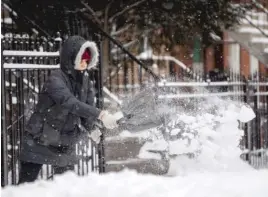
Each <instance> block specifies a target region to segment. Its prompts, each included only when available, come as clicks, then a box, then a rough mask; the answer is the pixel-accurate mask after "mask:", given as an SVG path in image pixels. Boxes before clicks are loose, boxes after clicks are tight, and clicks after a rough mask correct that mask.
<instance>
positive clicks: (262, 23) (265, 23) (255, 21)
mask: <svg viewBox="0 0 268 197" xmlns="http://www.w3.org/2000/svg"><path fill="white" fill-rule="evenodd" d="M241 23H242V25H243V24H250V23H252V24H254V25H257V26H268V21H267V20H264V19H252V18H249V17H247V19H241Z"/></svg>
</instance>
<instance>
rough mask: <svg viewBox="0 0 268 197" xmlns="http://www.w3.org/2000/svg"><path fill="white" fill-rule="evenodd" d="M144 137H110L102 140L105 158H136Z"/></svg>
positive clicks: (144, 140)
mask: <svg viewBox="0 0 268 197" xmlns="http://www.w3.org/2000/svg"><path fill="white" fill-rule="evenodd" d="M145 142H146V139H144V138H140V137H119V136H118V137H110V138H106V139H105V141H104V146H105V160H106V161H110V160H126V159H133V158H138V155H139V152H140V149H141V147H142V146H143V145H144V144H145Z"/></svg>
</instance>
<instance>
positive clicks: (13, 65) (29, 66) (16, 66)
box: [3, 63, 60, 69]
mask: <svg viewBox="0 0 268 197" xmlns="http://www.w3.org/2000/svg"><path fill="white" fill-rule="evenodd" d="M3 67H4V68H5V69H57V68H60V65H59V64H56V65H50V64H47V65H46V64H22V63H4V65H3Z"/></svg>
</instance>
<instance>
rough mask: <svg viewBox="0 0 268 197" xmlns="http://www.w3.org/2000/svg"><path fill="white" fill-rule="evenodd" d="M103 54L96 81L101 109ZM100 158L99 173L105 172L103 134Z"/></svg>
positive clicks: (98, 104)
mask: <svg viewBox="0 0 268 197" xmlns="http://www.w3.org/2000/svg"><path fill="white" fill-rule="evenodd" d="M95 39H96V40H97V43H98V46H99V47H100V51H102V49H101V47H102V45H101V44H99V43H100V42H99V40H100V38H99V37H96V38H95ZM100 57H101V55H100V56H99V65H98V71H97V72H96V73H95V81H96V85H97V89H98V91H97V92H98V94H97V103H96V104H97V107H98V108H99V109H102V108H103V105H104V103H103V102H104V100H103V81H102V80H103V78H102V76H103V75H102V74H103V70H102V68H103V67H102V63H103V62H102V61H101V60H102V59H101V58H100ZM98 157H99V158H98V160H99V173H104V172H105V152H104V135H101V140H100V143H99V145H98Z"/></svg>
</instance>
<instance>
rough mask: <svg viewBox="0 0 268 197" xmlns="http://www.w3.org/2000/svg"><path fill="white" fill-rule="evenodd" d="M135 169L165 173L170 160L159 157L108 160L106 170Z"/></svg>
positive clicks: (145, 172) (152, 172) (149, 172)
mask: <svg viewBox="0 0 268 197" xmlns="http://www.w3.org/2000/svg"><path fill="white" fill-rule="evenodd" d="M126 168H127V169H133V170H136V171H137V172H138V173H143V174H155V175H165V174H167V172H168V169H169V161H166V160H157V159H128V160H124V161H109V162H106V168H105V172H119V171H122V170H124V169H126Z"/></svg>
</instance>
